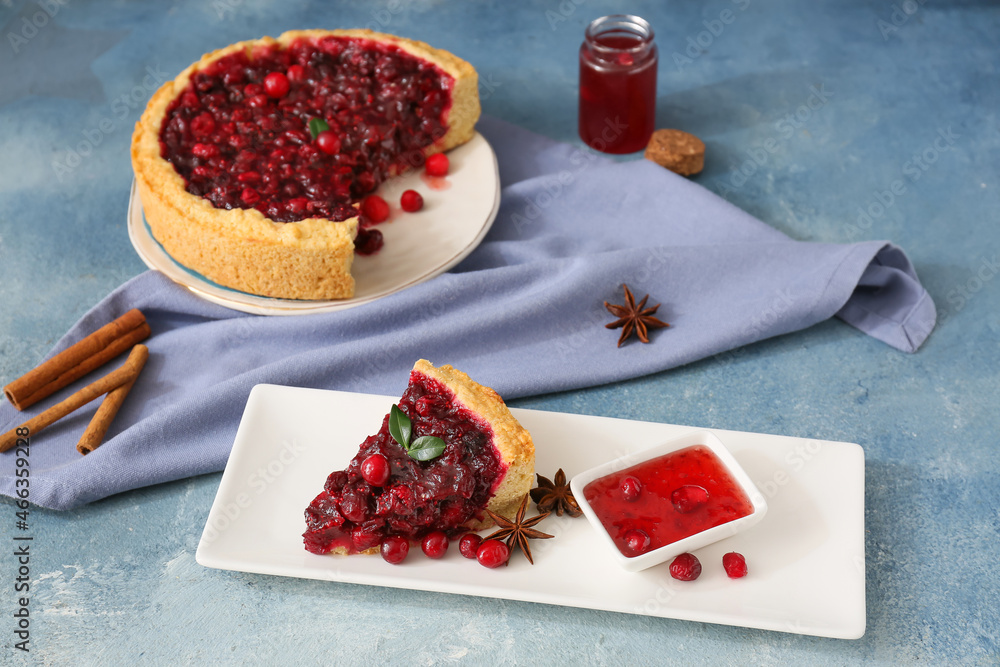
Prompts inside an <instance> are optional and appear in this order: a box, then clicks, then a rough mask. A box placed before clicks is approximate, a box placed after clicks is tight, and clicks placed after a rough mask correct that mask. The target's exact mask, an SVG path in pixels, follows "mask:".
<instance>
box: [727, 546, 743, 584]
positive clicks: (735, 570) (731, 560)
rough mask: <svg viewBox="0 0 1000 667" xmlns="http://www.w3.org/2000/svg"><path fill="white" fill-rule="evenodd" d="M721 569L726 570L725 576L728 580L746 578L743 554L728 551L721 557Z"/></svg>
mask: <svg viewBox="0 0 1000 667" xmlns="http://www.w3.org/2000/svg"><path fill="white" fill-rule="evenodd" d="M722 567H724V568H726V574H728V575H729V578H730V579H739V578H740V577H745V576H747V560H746V558H744V557H743V554H741V553H737V552H736V551H730V552H729V553H727V554H726V555H725V556H723V557H722Z"/></svg>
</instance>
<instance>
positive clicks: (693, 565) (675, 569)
mask: <svg viewBox="0 0 1000 667" xmlns="http://www.w3.org/2000/svg"><path fill="white" fill-rule="evenodd" d="M670 576H671V577H673V578H674V579H679V580H681V581H694V580H695V579H697V578H698V577H700V576H701V562H700V561H699V560H698V557H697V556H695V555H694V554H689V553H682V554H681V555H680V556H678V557H677V558H675V559H674V560H673V562H671V563H670Z"/></svg>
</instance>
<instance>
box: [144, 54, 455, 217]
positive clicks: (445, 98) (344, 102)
mask: <svg viewBox="0 0 1000 667" xmlns="http://www.w3.org/2000/svg"><path fill="white" fill-rule="evenodd" d="M453 85H454V80H453V79H452V78H451V77H450V76H449V75H448V74H446V73H445V72H444V71H442V70H441V69H439V68H438V67H436V66H434V65H433V64H431V63H429V62H427V61H424V60H420V59H418V58H415V57H414V56H412V55H410V54H408V53H406V52H405V51H403V50H402V49H400V48H398V47H396V46H395V45H392V44H384V43H380V42H375V41H371V40H366V39H358V38H353V37H352V38H348V37H335V36H327V37H322V38H318V39H308V38H302V39H298V40H296V41H295V42H293V43H292V44H290V45H289V46H288V47H287V48H279V47H278V46H259V47H255V48H254V49H253V50H252V51H251V52H250V53H249V54H248V53H247V51H245V50H241V51H238V52H234V53H231V54H229V55H227V56H224V57H222V58H220V59H218V60H216V61H214V62H212V63H210V64H209V65H208V66H206V67H205V68H204V69H202V70H200V71H198V72H196V73H195V74H194V75H193V76H192V77H191V82H190V84H189V85H188V87H187V89H186V90H185V91H184V92H183V93H182V94H181V95H179V96H178V97H177V98H176V99H175V100H174V101H173V102H172V103H171V104H170V106H169V107H168V109H167V112H166V116H165V117H164V119H163V125H162V129H161V131H160V151H161V155H162V156H163V158H164V159H165V160H167V161H168V162H171V163H172V164H173V165H174V168H175V169H176V170H177V172H178V173H179V174H180V175H181V176H182V177H183V178H184V181H185V183H186V187H187V191H188V192H190V193H191V194H193V195H196V196H199V197H204V198H206V199H208V200H209V201H210V202H211V203H212V205H213V206H215V207H216V208H223V209H233V208H255V209H257V210H258V211H260V212H261V213H262V214H263V215H265V216H266V217H268V218H270V219H271V220H275V221H277V222H294V221H297V220H303V219H305V218H310V217H323V218H328V219H330V220H338V221H339V220H346V219H348V218H351V217H354V216H355V214H356V211H355V209H354V207H353V206H352V204H353V203H355V202H358V201H360V200H361V199H362V198H363V197H364V196H365V195H367V194H368V193H370V192H372V191H373V190H375V189H376V188H377V187H378V186H379V185H380V184H381V183H382V182H383V181H385V179H386V178H388V177H389V176H391V175H392V174H395V173H398V172H400V171H403V170H405V169H407V168H412V167H419V166H420V165H421V164H423V163H424V153H423V151H424V149H425V148H426V147H427V146H429V145H431V144H433V143H434V142H435V141H436V140H437V139H440V138H441V137H442V136H443V135H444V134H445V132H446V128H445V124H446V121H447V116H448V112H449V109H450V104H451V88H452V86H453ZM313 118H318V119H322V120H324V121H326V123H327V124H328V125H329V127H330V129H329V130H327V131H324V132H321V133H320V134H319V135H318V136H317V138H316V140H315V141H314V140H313V139H312V137H311V135H310V132H309V121H310V120H311V119H313ZM442 157H443V156H442ZM445 160H447V158H445Z"/></svg>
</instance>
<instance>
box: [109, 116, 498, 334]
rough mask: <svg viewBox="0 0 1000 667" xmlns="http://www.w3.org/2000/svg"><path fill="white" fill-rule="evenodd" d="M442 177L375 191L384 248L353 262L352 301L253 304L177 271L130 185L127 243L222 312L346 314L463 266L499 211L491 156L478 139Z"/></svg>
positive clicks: (453, 156) (399, 181)
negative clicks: (382, 215) (411, 194)
mask: <svg viewBox="0 0 1000 667" xmlns="http://www.w3.org/2000/svg"><path fill="white" fill-rule="evenodd" d="M448 159H449V160H450V162H451V170H450V172H449V174H448V176H447V177H445V178H440V179H430V178H428V177H426V176H424V174H423V171H422V170H421V171H419V172H414V173H409V174H404V175H403V176H399V177H397V178H393V179H390V180H389V181H388V182H386V183H384V184H383V185H382V187H381V188H379V190H378V194H379V195H381V196H382V197H383V198H384V199H385V200H386V201H387V202H389V204H390V206H391V208H392V214H391V216H390V218H389V221H387V222H384V223H382V224H380V225H378V226H377V229H379V230H381V232H382V234H383V235H384V236H385V245H384V246H383V248H382V249H381V250H379V251H378V252H377V253H375V254H374V255H371V256H367V257H365V256H361V255H356V256H355V258H354V267H353V269H352V273H353V274H354V279H355V282H356V287H355V290H354V297H353V298H351V299H337V300H329V301H304V300H298V299H276V298H272V297H265V296H257V295H255V294H249V293H247V292H240V291H238V290H234V289H230V288H228V287H223V286H222V285H219V284H218V283H215V282H212V281H211V280H209V279H208V278H206V277H205V276H203V275H201V274H200V273H197V272H195V271H192V270H191V269H188V268H187V267H185V266H182V265H181V264H179V263H178V262H177V261H175V260H174V258H173V257H171V256H170V255H169V254H168V253H167V251H166V250H164V249H163V246H161V245H160V244H159V243H158V242H157V241H156V239H154V238H153V235H152V233H151V232H150V229H149V226H148V225H147V224H146V221H145V219H144V218H143V215H142V202H141V201H140V200H139V196H138V194H137V193H136V190H135V183H134V182H133V183H132V193H131V197H130V198H129V205H128V235H129V240H131V241H132V245H133V247H135V250H136V252H137V253H139V257H141V258H142V261H143V262H145V263H146V266H148V267H149V268H151V269H155V270H157V271H160V272H161V273H163V274H164V275H166V276H167V277H168V278H170V279H171V280H173V281H175V282H177V283H180V284H181V285H184V286H185V287H187V288H188V289H190V290H191V291H192V292H194V293H195V294H197V295H198V296H200V297H202V298H203V299H206V300H208V301H211V302H213V303H217V304H219V305H222V306H226V307H227V308H232V309H234V310H240V311H243V312H246V313H254V314H257V315H306V314H310V313H322V312H330V311H334V310H342V309H344V308H352V307H354V306H359V305H361V304H363V303H368V302H369V301H374V300H376V299H380V298H382V297H384V296H388V295H390V294H394V293H395V292H398V291H400V290H404V289H406V288H407V287H412V286H413V285H416V284H419V283H422V282H424V281H425V280H429V279H431V278H433V277H434V276H437V275H439V274H441V273H444V272H445V271H447V270H448V269H450V268H451V267H453V266H455V265H456V264H458V263H459V262H460V261H462V260H463V259H465V257H467V256H468V255H469V253H471V252H472V251H473V250H475V248H476V246H478V245H479V244H480V242H481V241H482V240H483V238H484V237H485V236H486V233H487V232H488V231H489V229H490V226H491V225H492V224H493V220H494V219H495V218H496V215H497V210H498V209H499V208H500V172H499V169H498V167H497V159H496V155H495V154H494V153H493V148H492V147H491V146H490V145H489V143H488V142H487V141H486V139H484V138H483V136H482V135H481V134H479V133H478V132H477V133H476V134H475V135H474V136H473V138H472V140H471V141H469V142H468V143H466V144H463V145H462V146H459V147H458V148H455V149H453V150H451V151H449V153H448ZM411 189H412V190H416V191H417V192H419V193H420V194H421V195H423V198H424V207H423V209H421V210H420V211H418V212H416V213H406V212H404V211H402V209H400V208H399V196H400V195H401V194H402V193H403V191H404V190H411Z"/></svg>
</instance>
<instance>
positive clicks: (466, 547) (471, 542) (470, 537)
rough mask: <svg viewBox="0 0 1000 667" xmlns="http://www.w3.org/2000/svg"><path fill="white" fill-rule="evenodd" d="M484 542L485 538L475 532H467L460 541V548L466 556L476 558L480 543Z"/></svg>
mask: <svg viewBox="0 0 1000 667" xmlns="http://www.w3.org/2000/svg"><path fill="white" fill-rule="evenodd" d="M482 543H483V538H481V537H479V536H478V535H476V534H475V533H466V534H465V535H462V539H460V540H459V541H458V550H459V552H460V553H461V554H462V555H463V556H465V557H466V558H475V557H476V552H477V551H479V545H480V544H482Z"/></svg>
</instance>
